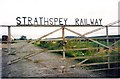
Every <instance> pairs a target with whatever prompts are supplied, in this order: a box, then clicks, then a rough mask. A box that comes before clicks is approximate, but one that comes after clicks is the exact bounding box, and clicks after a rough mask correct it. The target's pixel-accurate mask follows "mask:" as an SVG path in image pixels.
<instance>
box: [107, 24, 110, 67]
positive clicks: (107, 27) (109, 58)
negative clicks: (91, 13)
mask: <svg viewBox="0 0 120 79" xmlns="http://www.w3.org/2000/svg"><path fill="white" fill-rule="evenodd" d="M106 39H107V40H106V41H107V46H109V37H108V26H106ZM109 50H110V48H109V49H108V68H110V53H109Z"/></svg>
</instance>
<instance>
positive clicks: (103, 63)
mask: <svg viewBox="0 0 120 79" xmlns="http://www.w3.org/2000/svg"><path fill="white" fill-rule="evenodd" d="M109 63H110V64H114V63H120V61H114V62H101V63H90V64H81V65H80V66H94V65H105V64H109Z"/></svg>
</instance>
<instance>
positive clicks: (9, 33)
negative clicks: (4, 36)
mask: <svg viewBox="0 0 120 79" xmlns="http://www.w3.org/2000/svg"><path fill="white" fill-rule="evenodd" d="M10 53H11V26H8V54H10Z"/></svg>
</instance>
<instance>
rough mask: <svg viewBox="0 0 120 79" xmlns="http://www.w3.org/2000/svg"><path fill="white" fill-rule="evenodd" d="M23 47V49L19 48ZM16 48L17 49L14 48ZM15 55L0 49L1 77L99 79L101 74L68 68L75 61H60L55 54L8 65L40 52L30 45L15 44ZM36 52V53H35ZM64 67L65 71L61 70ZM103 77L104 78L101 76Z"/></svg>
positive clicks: (40, 54) (42, 54) (41, 54)
mask: <svg viewBox="0 0 120 79" xmlns="http://www.w3.org/2000/svg"><path fill="white" fill-rule="evenodd" d="M23 45H25V47H24V48H20V47H21V46H23ZM16 47H18V48H16ZM15 48H16V49H17V52H15V55H8V54H7V51H5V50H6V49H5V48H3V49H2V77H3V78H4V77H8V78H11V77H42V78H43V77H82V78H86V77H100V76H101V75H102V73H94V72H88V71H87V70H83V69H80V68H68V66H70V65H73V64H75V63H77V62H76V61H68V60H66V61H64V62H63V60H61V58H62V56H61V55H58V54H55V53H48V52H42V53H39V54H37V55H35V56H32V57H29V58H27V59H23V60H21V61H19V62H17V63H14V64H11V65H8V64H7V63H8V62H9V61H10V60H13V59H15V58H18V57H22V56H24V55H27V54H29V53H31V52H33V51H34V52H35V50H39V51H41V50H42V49H40V48H39V47H36V46H34V45H32V44H27V43H26V42H23V43H16V44H13V48H12V51H15ZM36 52H38V51H36ZM64 66H65V71H64V73H63V71H62V70H63V69H62V68H64ZM103 77H105V76H103Z"/></svg>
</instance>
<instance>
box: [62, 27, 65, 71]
mask: <svg viewBox="0 0 120 79" xmlns="http://www.w3.org/2000/svg"><path fill="white" fill-rule="evenodd" d="M61 27H62V39H63V42H62V43H63V44H62V46H63V64H64V66H63V67H62V73H64V72H65V31H64V30H65V26H61Z"/></svg>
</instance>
